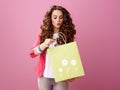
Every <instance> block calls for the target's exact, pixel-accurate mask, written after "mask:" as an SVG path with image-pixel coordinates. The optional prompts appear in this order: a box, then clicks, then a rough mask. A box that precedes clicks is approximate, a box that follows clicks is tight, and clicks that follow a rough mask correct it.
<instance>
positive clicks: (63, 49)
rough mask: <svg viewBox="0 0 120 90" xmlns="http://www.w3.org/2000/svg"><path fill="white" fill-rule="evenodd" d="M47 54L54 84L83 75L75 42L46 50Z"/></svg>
mask: <svg viewBox="0 0 120 90" xmlns="http://www.w3.org/2000/svg"><path fill="white" fill-rule="evenodd" d="M47 53H48V56H49V58H50V63H51V65H52V69H53V74H54V77H55V81H56V82H59V81H64V80H67V79H72V78H76V77H80V76H84V75H85V73H84V69H83V66H82V62H81V58H80V54H79V51H78V47H77V43H76V42H71V43H67V44H64V45H60V46H57V47H53V48H48V49H47Z"/></svg>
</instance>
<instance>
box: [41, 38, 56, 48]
mask: <svg viewBox="0 0 120 90" xmlns="http://www.w3.org/2000/svg"><path fill="white" fill-rule="evenodd" d="M53 42H54V40H53V39H45V41H44V42H43V43H42V44H40V48H41V50H45V49H46V48H47V47H49V46H50V44H51V43H53Z"/></svg>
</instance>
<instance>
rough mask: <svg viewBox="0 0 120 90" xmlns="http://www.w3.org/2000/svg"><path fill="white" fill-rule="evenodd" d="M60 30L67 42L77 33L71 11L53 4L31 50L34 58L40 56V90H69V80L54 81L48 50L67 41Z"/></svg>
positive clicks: (38, 68) (37, 67)
mask: <svg viewBox="0 0 120 90" xmlns="http://www.w3.org/2000/svg"><path fill="white" fill-rule="evenodd" d="M59 32H61V33H63V34H64V35H65V37H66V41H65V42H66V43H69V42H72V41H73V40H74V35H75V34H76V30H75V26H74V24H73V23H72V18H71V17H70V13H69V12H68V11H67V10H66V9H65V8H64V7H62V6H56V5H53V6H52V7H51V8H50V9H49V10H48V11H47V12H46V14H45V16H44V20H43V25H41V32H40V34H39V35H38V38H37V41H36V42H35V45H34V46H33V47H32V49H31V51H30V56H31V57H32V58H34V57H36V56H40V57H39V62H38V63H37V65H36V72H37V75H38V87H39V90H68V82H66V81H61V82H57V83H56V82H55V81H54V75H53V71H52V68H51V64H50V60H49V56H48V55H47V51H46V49H47V48H49V47H55V46H57V45H62V44H64V43H65V42H64V39H65V38H62V37H61V36H60V33H59Z"/></svg>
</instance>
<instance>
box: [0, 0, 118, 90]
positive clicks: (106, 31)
mask: <svg viewBox="0 0 120 90" xmlns="http://www.w3.org/2000/svg"><path fill="white" fill-rule="evenodd" d="M53 4H57V5H62V6H64V7H65V8H66V9H68V11H69V12H70V13H71V17H72V18H73V22H74V23H75V25H76V30H77V35H76V41H77V42H78V45H79V51H80V54H81V58H82V62H83V66H84V69H85V72H86V76H84V77H81V78H79V79H77V80H75V81H74V82H72V83H70V89H69V90H120V64H119V63H120V48H119V46H120V35H119V34H120V10H119V9H120V6H119V5H120V1H119V0H0V90H38V88H37V77H36V73H35V72H34V68H35V64H36V62H37V60H38V58H35V59H32V58H30V57H29V54H28V52H29V49H30V48H31V47H32V45H33V43H34V41H35V39H36V35H37V33H38V32H39V26H40V24H41V23H42V20H43V16H44V14H45V12H46V10H47V9H48V8H49V7H50V6H51V5H53Z"/></svg>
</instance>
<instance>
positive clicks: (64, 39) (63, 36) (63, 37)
mask: <svg viewBox="0 0 120 90" xmlns="http://www.w3.org/2000/svg"><path fill="white" fill-rule="evenodd" d="M59 36H60V37H61V38H62V39H63V41H64V43H65V44H66V41H67V39H66V36H65V34H64V33H62V32H59Z"/></svg>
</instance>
